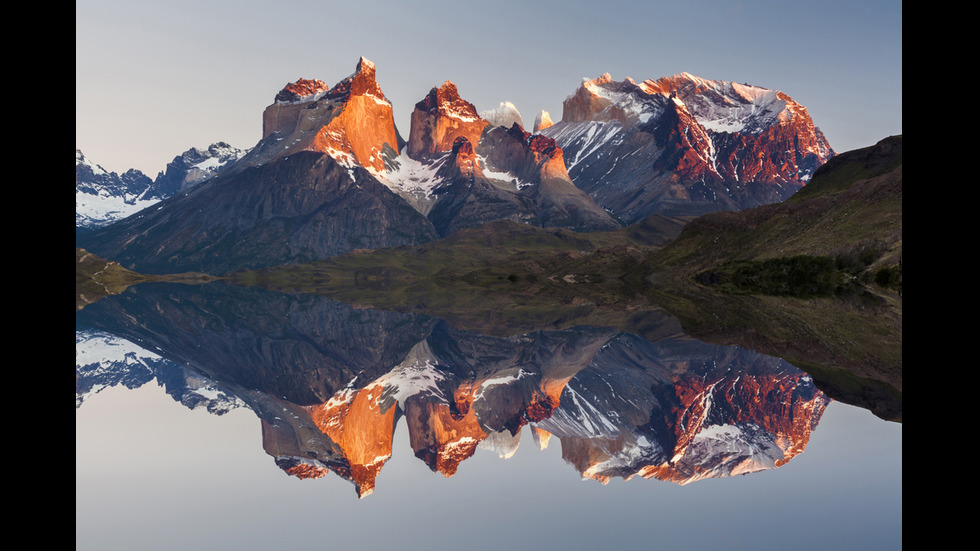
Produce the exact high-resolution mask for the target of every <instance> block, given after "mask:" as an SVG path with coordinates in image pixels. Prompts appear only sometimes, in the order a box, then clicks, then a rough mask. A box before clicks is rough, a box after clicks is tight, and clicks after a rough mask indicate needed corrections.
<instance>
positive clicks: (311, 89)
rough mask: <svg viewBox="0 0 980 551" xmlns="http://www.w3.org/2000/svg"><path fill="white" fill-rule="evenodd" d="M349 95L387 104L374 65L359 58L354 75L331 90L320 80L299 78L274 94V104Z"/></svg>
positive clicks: (337, 97) (338, 97)
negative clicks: (374, 99)
mask: <svg viewBox="0 0 980 551" xmlns="http://www.w3.org/2000/svg"><path fill="white" fill-rule="evenodd" d="M350 95H357V96H364V95H366V96H374V97H376V98H378V99H381V100H383V101H385V102H388V98H386V97H385V95H384V93H383V92H382V91H381V87H380V86H378V82H377V80H376V79H375V66H374V63H373V62H372V61H370V60H369V59H366V58H364V57H362V58H360V60H359V61H358V62H357V68H356V69H355V70H354V73H353V74H351V75H350V76H348V77H347V78H345V79H343V80H341V81H340V82H338V83H337V84H336V85H334V87H333V88H330V87H328V86H327V84H326V83H325V82H323V81H322V80H318V79H312V80H307V79H304V78H300V79H298V80H297V81H296V82H293V83H290V84H287V85H286V86H285V87H284V88H283V89H282V90H280V91H279V93H278V94H276V100H275V101H276V103H297V102H308V101H316V100H318V99H320V98H322V97H327V98H329V99H340V98H345V97H347V96H350ZM388 103H390V102H388Z"/></svg>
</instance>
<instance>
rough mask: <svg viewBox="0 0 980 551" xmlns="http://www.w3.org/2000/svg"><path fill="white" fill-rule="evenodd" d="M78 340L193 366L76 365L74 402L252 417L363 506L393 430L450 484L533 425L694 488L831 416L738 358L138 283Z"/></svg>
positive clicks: (599, 462) (568, 446)
mask: <svg viewBox="0 0 980 551" xmlns="http://www.w3.org/2000/svg"><path fill="white" fill-rule="evenodd" d="M76 328H77V329H79V332H78V335H79V336H80V337H79V338H82V336H87V338H89V339H90V344H89V345H84V346H83V345H81V344H80V345H79V346H77V347H76V350H83V351H84V350H91V349H92V347H93V345H92V344H91V343H95V342H100V341H98V340H97V339H94V338H93V337H91V334H90V333H83V332H82V331H81V330H83V329H85V330H87V329H98V330H102V331H108V332H111V333H113V334H115V335H118V336H120V337H122V338H125V339H128V340H129V341H131V342H134V343H138V344H139V345H140V346H142V347H144V348H146V349H147V350H151V351H153V352H155V353H156V354H159V355H160V356H162V357H163V358H167V359H168V360H172V361H173V362H176V364H180V365H182V366H186V367H176V365H175V364H174V363H171V362H168V361H165V360H161V359H158V358H157V359H149V360H141V359H140V357H139V356H137V355H136V354H135V353H130V354H123V355H120V360H119V361H117V362H115V363H113V364H112V365H114V366H116V367H120V366H122V369H119V370H116V371H113V370H112V369H107V368H106V366H105V365H104V364H99V363H98V362H95V361H89V360H86V359H85V355H84V353H79V352H76V364H77V372H76V394H77V396H78V397H77V398H76V404H78V405H80V404H81V403H82V397H83V396H87V395H90V394H92V393H94V392H97V390H98V389H99V388H100V386H111V385H114V384H120V383H122V384H125V385H126V386H130V387H133V386H138V385H139V384H143V383H144V382H146V381H148V380H150V378H151V377H154V376H155V377H157V378H158V380H160V381H161V384H165V385H166V386H167V390H168V393H171V394H172V395H174V397H175V398H176V399H178V400H180V401H182V402H183V403H185V404H187V405H189V406H192V407H193V406H195V405H197V404H205V405H207V407H208V408H209V410H212V411H214V412H218V413H220V412H222V411H226V410H227V408H228V407H235V406H238V405H245V406H247V407H249V408H251V409H252V410H253V411H255V413H256V415H258V416H259V417H260V419H261V420H262V433H263V445H264V447H265V450H266V451H267V452H268V453H269V454H270V455H272V456H273V457H275V458H276V463H277V464H278V465H279V466H280V467H281V468H282V469H284V470H286V471H287V472H289V473H290V474H293V475H296V476H300V477H319V476H323V475H325V474H326V473H327V472H331V471H332V472H334V473H336V474H338V475H340V476H342V477H344V478H346V479H348V480H351V481H352V482H353V483H354V484H355V486H356V488H357V491H358V493H359V494H360V495H366V494H368V493H370V492H371V491H373V488H374V480H375V478H376V477H377V475H378V473H379V471H380V469H381V468H382V466H383V465H384V463H385V461H387V459H388V458H389V457H390V456H391V454H392V438H393V435H394V430H395V425H396V423H397V422H398V420H399V418H400V417H404V418H405V422H406V423H407V425H408V431H409V440H410V443H411V446H412V450H413V452H414V454H415V455H416V457H418V458H419V459H421V460H423V461H424V462H425V463H426V464H427V465H428V466H429V467H430V468H431V469H432V470H433V471H437V472H440V473H442V474H444V475H445V476H452V475H453V474H454V473H455V472H456V470H457V468H458V467H459V465H460V462H461V461H463V460H464V459H466V458H468V457H470V456H472V455H473V454H474V453H475V451H476V449H477V448H478V447H482V448H486V449H491V450H494V451H495V452H496V453H498V454H499V455H500V456H502V457H507V456H509V455H510V454H513V452H514V450H516V448H517V446H518V444H519V437H520V431H521V428H522V427H523V426H524V425H530V427H531V429H532V434H533V436H534V439H535V442H536V443H537V444H538V445H539V446H542V447H543V446H546V445H548V443H549V442H550V440H551V439H558V440H559V441H560V444H561V448H562V455H563V457H564V458H565V460H566V461H567V462H569V463H570V464H572V465H573V466H574V467H575V468H576V469H577V470H578V471H579V472H580V473H581V474H582V476H584V477H589V478H594V479H597V480H601V481H607V480H609V479H610V478H612V477H623V478H630V477H632V476H634V475H641V476H644V477H648V478H650V477H655V478H660V479H663V480H670V481H673V482H678V483H687V482H690V481H693V480H697V479H700V478H707V477H717V476H730V475H735V474H744V473H747V472H752V471H757V470H762V469H768V468H773V467H778V466H780V465H782V464H783V463H785V462H786V461H788V460H789V459H791V458H792V457H794V456H795V455H796V454H798V453H799V452H800V451H802V450H803V448H804V447H805V445H806V443H807V441H808V439H809V435H810V431H811V430H812V429H813V428H814V427H815V426H816V424H817V422H818V420H819V418H820V415H821V414H822V412H823V409H824V407H825V406H826V403H827V399H826V398H825V397H824V396H823V395H822V394H821V393H820V392H819V391H817V390H816V389H815V387H814V386H813V383H812V381H811V380H810V378H809V376H807V375H806V374H805V373H803V372H801V371H799V370H797V369H796V368H794V367H793V366H791V365H789V364H787V363H786V362H784V361H782V360H779V359H776V358H772V357H768V356H763V355H760V354H756V353H753V352H749V351H747V350H743V349H739V348H735V347H718V346H712V345H707V344H703V343H699V342H697V341H693V340H688V339H677V338H675V339H669V340H664V341H660V342H656V343H655V342H651V341H648V340H645V339H643V338H640V337H637V336H634V335H631V334H628V333H623V332H620V331H618V330H615V329H608V328H594V327H576V328H571V329H564V330H560V331H538V332H533V333H527V334H522V335H517V336H510V337H503V336H487V335H482V334H478V333H474V332H470V331H462V330H458V329H455V328H453V327H451V326H449V325H448V324H447V323H445V322H442V321H440V320H437V319H433V318H429V317H426V316H421V315H407V314H397V313H391V312H381V311H375V310H364V309H356V308H353V307H351V306H348V305H344V304H341V303H337V302H333V301H330V300H328V299H325V298H322V297H314V296H293V295H285V294H277V293H271V292H266V291H260V290H256V289H244V288H239V287H233V286H226V285H220V284H211V285H206V286H201V287H186V286H171V285H152V284H148V285H142V286H139V287H133V288H130V289H129V290H128V291H127V292H125V293H123V294H122V295H119V296H115V297H109V298H106V299H104V300H102V301H100V302H98V303H96V304H92V305H89V306H87V307H86V308H85V309H84V310H83V311H82V312H80V313H78V314H77V317H76ZM180 381H183V383H181V382H180ZM181 387H182V388H183V389H184V390H178V388H181Z"/></svg>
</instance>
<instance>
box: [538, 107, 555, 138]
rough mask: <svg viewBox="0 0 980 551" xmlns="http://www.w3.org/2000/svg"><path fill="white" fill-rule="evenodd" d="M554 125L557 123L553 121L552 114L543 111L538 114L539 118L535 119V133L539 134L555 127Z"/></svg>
mask: <svg viewBox="0 0 980 551" xmlns="http://www.w3.org/2000/svg"><path fill="white" fill-rule="evenodd" d="M554 124H555V123H554V122H552V121H551V114H550V113H548V112H547V111H545V110H543V109H542V110H541V112H540V113H538V116H537V117H534V133H535V134H537V133H538V132H540V131H542V130H544V129H545V128H548V127H550V126H553V125H554Z"/></svg>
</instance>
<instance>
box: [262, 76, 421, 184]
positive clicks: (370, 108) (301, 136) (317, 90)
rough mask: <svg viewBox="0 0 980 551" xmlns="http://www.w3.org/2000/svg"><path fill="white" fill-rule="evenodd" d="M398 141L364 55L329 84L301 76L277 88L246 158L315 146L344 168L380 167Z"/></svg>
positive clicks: (269, 156)
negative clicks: (253, 148) (259, 136)
mask: <svg viewBox="0 0 980 551" xmlns="http://www.w3.org/2000/svg"><path fill="white" fill-rule="evenodd" d="M401 143H402V140H401V139H400V137H399V136H398V132H397V130H395V120H394V116H393V114H392V106H391V102H389V101H388V98H386V97H385V95H384V93H383V92H382V91H381V87H380V86H379V85H378V82H377V80H376V79H375V67H374V63H372V62H371V61H369V60H367V59H365V58H363V57H362V58H361V59H360V61H359V62H358V63H357V68H356V70H355V71H354V73H353V74H352V75H350V76H348V77H347V78H345V79H343V80H341V81H340V82H338V83H337V84H336V85H334V86H333V87H332V88H328V87H327V85H326V84H324V82H323V81H321V80H306V79H302V78H301V79H299V80H297V81H296V82H293V83H290V84H287V85H286V86H285V87H284V88H283V89H282V90H280V91H279V93H278V94H276V97H275V102H274V103H273V104H272V105H270V106H268V107H266V109H265V112H264V113H263V114H262V141H261V142H260V145H259V146H257V147H256V151H255V152H254V154H253V156H251V158H249V159H248V161H247V162H248V164H251V165H258V164H264V163H267V162H269V161H271V160H273V159H277V158H280V157H283V156H286V155H289V154H292V153H295V152H296V151H319V152H321V153H326V154H328V155H330V156H331V157H332V158H334V160H336V161H338V162H340V163H341V164H343V165H345V166H347V167H348V168H352V167H353V166H355V165H359V166H361V167H364V168H366V169H368V170H371V171H373V172H382V171H384V169H385V165H384V159H385V158H386V157H387V158H393V157H397V156H398V152H399V149H400V144H401Z"/></svg>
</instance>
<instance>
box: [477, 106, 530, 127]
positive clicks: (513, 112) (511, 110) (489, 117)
mask: <svg viewBox="0 0 980 551" xmlns="http://www.w3.org/2000/svg"><path fill="white" fill-rule="evenodd" d="M480 118H482V119H484V120H486V121H487V122H489V123H490V124H492V125H494V126H503V127H506V128H510V127H511V126H513V125H514V123H515V122H516V123H517V124H519V125H520V126H521V128H524V119H522V118H521V113H520V111H518V110H517V107H515V106H514V104H513V103H511V102H509V101H502V102H500V105H498V106H497V107H495V108H493V109H487V110H486V111H480Z"/></svg>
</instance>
